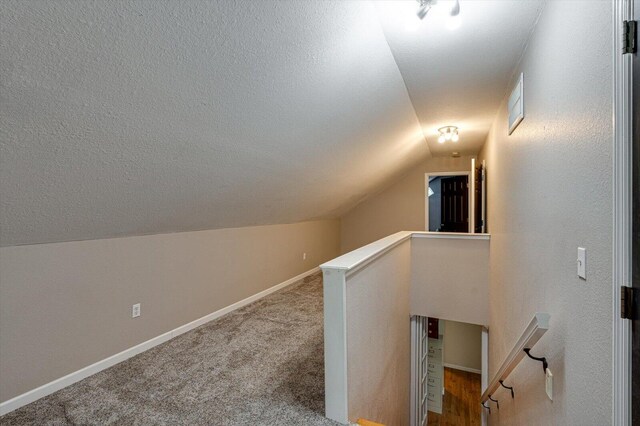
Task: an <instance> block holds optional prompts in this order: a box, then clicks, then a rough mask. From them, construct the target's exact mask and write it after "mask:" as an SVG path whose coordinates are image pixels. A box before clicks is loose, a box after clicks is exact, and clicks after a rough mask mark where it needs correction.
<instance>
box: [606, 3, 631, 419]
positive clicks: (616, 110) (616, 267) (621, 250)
mask: <svg viewBox="0 0 640 426" xmlns="http://www.w3.org/2000/svg"><path fill="white" fill-rule="evenodd" d="M630 19H633V10H632V0H613V73H614V75H613V132H614V134H613V280H612V291H613V318H612V336H613V339H612V341H613V343H612V344H613V348H612V349H613V357H612V358H613V365H612V373H613V374H612V377H613V379H612V392H611V398H612V407H613V409H612V416H611V420H612V421H611V424H612V425H614V426H626V425H630V424H631V324H630V321H628V320H624V319H622V318H621V317H620V286H622V285H629V284H630V283H631V214H632V207H631V189H632V188H631V173H632V172H631V170H632V169H631V166H632V164H631V161H632V159H631V157H632V150H631V146H632V145H631V137H632V136H631V133H632V120H633V115H632V108H633V105H632V97H631V96H632V58H631V55H623V54H622V22H623V21H624V20H630Z"/></svg>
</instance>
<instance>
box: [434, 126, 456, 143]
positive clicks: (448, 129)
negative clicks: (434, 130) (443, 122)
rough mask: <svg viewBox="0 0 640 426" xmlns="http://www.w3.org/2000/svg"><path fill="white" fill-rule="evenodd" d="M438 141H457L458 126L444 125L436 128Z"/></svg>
mask: <svg viewBox="0 0 640 426" xmlns="http://www.w3.org/2000/svg"><path fill="white" fill-rule="evenodd" d="M438 133H440V136H438V143H445V142H446V141H452V142H458V141H459V140H460V136H459V135H458V128H457V127H456V126H444V127H440V128H439V129H438Z"/></svg>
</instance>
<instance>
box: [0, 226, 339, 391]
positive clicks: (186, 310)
mask: <svg viewBox="0 0 640 426" xmlns="http://www.w3.org/2000/svg"><path fill="white" fill-rule="evenodd" d="M338 251H339V223H338V221H335V220H334V221H328V220H327V221H316V222H304V223H296V224H289V225H272V226H257V227H247V228H235V229H221V230H212V231H198V232H184V233H176V234H163V235H152V236H143V237H130V238H116V239H104V240H90V241H79V242H66V243H53V244H41V245H29V246H17V247H5V248H1V249H0V377H1V381H0V400H1V401H6V400H8V399H10V398H12V397H14V396H16V395H19V394H21V393H24V392H26V391H28V390H31V389H34V388H35V387H37V386H40V385H43V384H45V383H48V382H50V381H52V380H54V379H57V378H59V377H61V376H63V375H65V374H68V373H71V372H73V371H76V370H78V369H80V368H82V367H85V366H87V365H89V364H92V363H94V362H96V361H99V360H102V359H104V358H106V357H108V356H110V355H113V354H115V353H118V352H120V351H122V350H124V349H127V348H129V347H132V346H134V345H136V344H138V343H141V342H143V341H145V340H148V339H150V338H153V337H155V336H158V335H160V334H162V333H164V332H167V331H169V330H172V329H174V328H176V327H178V326H181V325H183V324H186V323H188V322H190V321H192V320H195V319H197V318H200V317H202V316H204V315H207V314H209V313H212V312H214V311H216V310H218V309H221V308H223V307H225V306H228V305H230V304H232V303H234V302H237V301H239V300H242V299H244V298H246V297H248V296H251V295H253V294H255V293H258V292H260V291H262V290H265V289H267V288H269V287H272V286H273V285H276V284H278V283H280V282H283V281H285V280H287V279H289V278H291V277H294V276H296V275H298V274H300V273H302V272H305V271H307V270H310V269H312V268H314V267H316V266H318V265H319V264H320V263H322V262H324V261H326V260H329V259H331V258H333V257H335V256H336V255H337V254H338ZM303 252H306V253H307V260H305V261H303V260H302V253H303ZM138 302H140V303H141V304H142V315H141V316H140V317H139V318H136V319H132V318H131V305H133V304H134V303H138Z"/></svg>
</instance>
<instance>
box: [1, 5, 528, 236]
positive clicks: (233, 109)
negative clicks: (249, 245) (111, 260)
mask: <svg viewBox="0 0 640 426" xmlns="http://www.w3.org/2000/svg"><path fill="white" fill-rule="evenodd" d="M379 13H380V12H379V10H378V8H377V7H376V5H374V4H373V3H371V2H369V1H311V0H310V1H266V0H260V1H222V0H220V1H191V2H185V1H179V0H167V1H158V0H148V1H138V0H127V1H106V0H104V1H82V2H80V1H74V0H52V1H44V0H42V1H35V0H34V1H23V0H3V1H2V2H1V3H0V243H1V245H3V246H10V245H19V244H33V243H45V242H55V241H70V240H83V239H95V238H106V237H116V236H125V235H141V234H153V233H163V232H174V231H187V230H199V229H213V228H225V227H237V226H248V225H256V224H272V223H289V222H296V221H302V220H310V219H315V218H327V217H336V216H338V215H339V214H340V213H342V212H344V211H346V210H348V209H349V208H350V207H352V206H354V205H355V204H356V203H358V202H359V201H360V200H362V199H363V198H364V197H365V196H366V195H367V194H370V193H371V192H373V191H375V190H376V189H377V188H380V187H381V186H383V185H385V184H387V183H388V182H390V181H392V180H393V179H395V178H397V177H398V176H399V175H400V174H402V173H403V172H405V171H406V170H407V169H408V168H410V167H412V166H413V165H415V164H417V162H419V161H422V160H424V159H425V158H426V157H428V156H429V155H431V154H430V151H429V148H428V146H427V144H426V143H425V140H424V137H423V127H424V125H423V124H421V123H420V122H419V120H418V118H417V117H416V113H415V111H414V107H413V105H412V102H411V101H412V100H413V101H414V103H416V99H417V98H416V97H420V102H423V103H424V102H426V100H425V99H422V97H423V96H426V97H427V98H428V97H429V96H428V94H424V93H423V92H420V91H419V89H420V81H419V79H416V78H411V80H410V81H409V84H408V85H409V90H410V92H411V91H414V92H415V93H411V97H412V98H413V99H412V98H410V97H409V94H408V93H407V87H406V86H405V81H404V80H403V76H402V74H401V71H403V66H404V68H405V71H406V72H408V73H410V74H411V72H412V71H411V70H412V69H414V68H412V67H414V66H417V67H421V66H422V65H421V63H420V62H415V63H414V62H411V60H409V59H407V58H408V56H407V55H406V54H405V53H406V52H405V53H403V52H404V51H403V50H402V46H401V44H398V43H396V44H395V45H394V43H393V41H394V40H391V44H392V48H394V49H395V51H394V53H395V54H396V58H394V54H392V51H391V50H390V48H389V44H388V42H387V39H388V38H389V29H388V28H385V30H386V31H387V37H385V33H384V32H383V27H382V24H381V20H380V19H379ZM512 56H513V55H512ZM417 58H418V60H419V61H423V60H425V58H424V57H423V56H418V57H417ZM396 59H399V61H398V62H399V63H400V64H401V66H400V69H399V68H398V65H397V64H396ZM516 59H517V58H512V62H515V60H516ZM412 64H413V65H412ZM414 74H415V72H414ZM443 78H445V76H443ZM443 82H445V83H446V78H445V80H443ZM434 100H435V101H437V99H434ZM421 105H422V104H421ZM421 108H422V107H421ZM420 111H428V110H427V109H424V108H422V109H421V110H420Z"/></svg>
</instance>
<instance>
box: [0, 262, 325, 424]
mask: <svg viewBox="0 0 640 426" xmlns="http://www.w3.org/2000/svg"><path fill="white" fill-rule="evenodd" d="M322 322H323V316H322V276H321V275H320V274H315V275H313V276H309V277H307V278H305V279H304V280H302V281H300V282H299V283H296V284H294V285H292V286H289V287H287V288H285V289H283V290H282V291H279V292H277V293H274V294H272V295H270V296H268V297H266V298H263V299H261V300H259V301H257V302H255V303H253V304H251V305H248V306H246V307H244V308H241V309H239V310H237V311H234V312H231V313H229V314H227V315H225V316H223V317H221V318H219V319H216V320H214V321H212V322H209V323H207V324H205V325H203V326H201V327H199V328H197V329H195V330H192V331H190V332H188V333H185V334H183V335H181V336H179V337H176V338H175V339H173V340H170V341H168V342H166V343H164V344H162V345H159V346H156V347H155V348H153V349H151V350H149V351H146V352H144V353H142V354H140V355H137V356H135V357H133V358H130V359H128V360H127V361H124V362H122V363H120V364H118V365H116V366H114V367H111V368H109V369H107V370H104V371H102V372H100V373H98V374H96V375H94V376H91V377H88V378H87V379H85V380H82V381H81V382H78V383H76V384H74V385H71V386H69V387H67V388H65V389H62V390H60V391H58V392H56V393H54V394H51V395H49V396H47V397H45V398H42V399H40V400H38V401H36V402H34V403H32V404H29V405H27V406H25V407H22V408H20V409H18V410H16V411H14V412H11V413H8V414H6V415H5V416H3V417H1V418H0V424H2V425H24V424H37V425H69V424H74V425H105V424H113V425H116V424H117V425H146V424H167V425H168V424H171V425H335V424H336V423H334V422H332V421H330V420H328V419H326V418H324V416H323V413H324V356H323V337H322V333H323V324H322Z"/></svg>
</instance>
